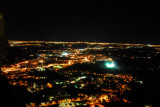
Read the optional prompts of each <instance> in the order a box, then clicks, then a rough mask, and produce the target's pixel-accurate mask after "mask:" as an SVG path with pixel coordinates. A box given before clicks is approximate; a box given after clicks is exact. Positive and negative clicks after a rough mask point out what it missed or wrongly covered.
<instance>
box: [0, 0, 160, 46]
mask: <svg viewBox="0 0 160 107" xmlns="http://www.w3.org/2000/svg"><path fill="white" fill-rule="evenodd" d="M51 1H52V2H51ZM51 1H49V0H43V1H42V0H41V1H40V0H1V1H0V9H1V12H3V14H4V17H5V28H6V36H7V38H8V39H11V40H53V41H95V40H96V41H97V42H125V43H148V44H160V42H159V38H160V29H159V28H160V11H159V10H160V9H159V8H158V7H159V4H158V2H157V1H154V0H150V1H149V0H119V1H118V2H117V1H115V0H97V1H94V0H66V1H64V0H63V1H62V0H51Z"/></svg>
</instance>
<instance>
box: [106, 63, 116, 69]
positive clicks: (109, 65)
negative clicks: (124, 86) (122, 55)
mask: <svg viewBox="0 0 160 107" xmlns="http://www.w3.org/2000/svg"><path fill="white" fill-rule="evenodd" d="M106 66H107V68H114V67H115V64H114V63H113V62H107V63H106Z"/></svg>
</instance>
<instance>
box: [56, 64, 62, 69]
mask: <svg viewBox="0 0 160 107" xmlns="http://www.w3.org/2000/svg"><path fill="white" fill-rule="evenodd" d="M54 68H62V66H61V65H55V66H54Z"/></svg>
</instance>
